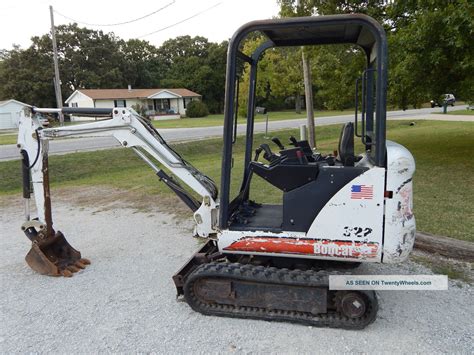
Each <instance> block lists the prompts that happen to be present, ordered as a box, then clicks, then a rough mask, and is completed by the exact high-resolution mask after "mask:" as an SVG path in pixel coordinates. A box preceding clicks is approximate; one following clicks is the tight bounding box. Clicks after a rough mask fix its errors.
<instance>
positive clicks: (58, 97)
mask: <svg viewBox="0 0 474 355" xmlns="http://www.w3.org/2000/svg"><path fill="white" fill-rule="evenodd" d="M49 13H50V16H51V38H52V40H53V61H54V92H55V93H56V105H57V106H58V108H63V96H62V94H61V79H59V65H58V46H57V44H56V29H55V28H54V14H53V7H52V6H51V5H49ZM59 123H60V125H61V126H63V125H64V115H63V113H62V112H60V113H59Z"/></svg>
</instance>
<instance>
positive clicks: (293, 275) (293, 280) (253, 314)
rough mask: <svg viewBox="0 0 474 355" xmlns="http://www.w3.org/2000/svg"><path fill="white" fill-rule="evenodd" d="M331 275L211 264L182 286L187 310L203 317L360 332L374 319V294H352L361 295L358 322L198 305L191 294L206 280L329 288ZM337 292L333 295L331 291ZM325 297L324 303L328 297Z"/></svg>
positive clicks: (336, 316)
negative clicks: (363, 303)
mask: <svg viewBox="0 0 474 355" xmlns="http://www.w3.org/2000/svg"><path fill="white" fill-rule="evenodd" d="M330 274H336V273H335V272H327V271H317V272H316V271H311V270H308V271H301V270H289V269H279V268H275V267H264V266H254V265H249V264H239V263H225V262H224V263H223V262H212V263H208V264H203V265H200V266H199V267H197V268H196V270H195V271H193V273H192V274H191V275H189V277H188V278H187V280H186V282H185V285H184V297H185V300H186V302H187V303H188V304H189V305H190V306H191V308H192V309H193V310H195V311H197V312H200V313H202V314H205V315H213V316H221V317H234V318H251V319H263V320H267V321H281V322H291V323H301V324H306V325H311V326H316V327H330V328H342V329H363V328H365V327H366V326H367V325H369V324H370V323H372V322H373V321H374V320H375V318H376V315H377V310H378V302H377V296H376V294H375V292H374V291H352V292H360V293H362V294H363V295H365V297H366V299H367V301H368V309H367V311H366V313H365V314H364V315H363V316H362V317H360V318H356V319H353V318H348V317H346V316H344V315H343V314H341V313H339V312H337V311H336V310H331V309H328V312H327V313H324V314H318V315H314V314H312V313H307V312H300V311H287V310H274V309H271V310H270V309H266V308H259V307H245V306H233V305H226V304H217V303H214V304H210V303H206V302H202V301H200V300H199V299H198V297H197V295H195V293H194V284H195V282H196V281H198V280H200V279H203V278H206V279H213V278H218V279H232V280H244V281H251V282H257V283H267V284H287V285H302V286H314V287H325V288H326V289H328V288H329V275H330ZM335 292H337V291H335ZM330 295H331V294H329V295H328V302H329V297H330Z"/></svg>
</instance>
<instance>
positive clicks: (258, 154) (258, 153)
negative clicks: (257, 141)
mask: <svg viewBox="0 0 474 355" xmlns="http://www.w3.org/2000/svg"><path fill="white" fill-rule="evenodd" d="M262 150H263V148H262V147H258V148H257V149H255V157H254V158H253V160H254V161H257V160H258V157H259V156H260V153H261V152H262Z"/></svg>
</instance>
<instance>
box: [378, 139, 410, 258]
mask: <svg viewBox="0 0 474 355" xmlns="http://www.w3.org/2000/svg"><path fill="white" fill-rule="evenodd" d="M414 173H415V159H414V158H413V155H412V154H411V153H410V152H409V151H408V150H407V149H406V148H405V147H403V146H402V145H400V144H398V143H395V142H392V141H387V191H393V198H391V199H386V201H385V241H384V249H383V253H384V255H383V262H384V263H396V262H401V261H404V260H405V259H406V258H407V257H408V255H409V254H410V252H411V251H412V249H413V244H414V243H415V234H416V222H415V216H414V215H413V182H412V181H411V179H412V178H413V174H414Z"/></svg>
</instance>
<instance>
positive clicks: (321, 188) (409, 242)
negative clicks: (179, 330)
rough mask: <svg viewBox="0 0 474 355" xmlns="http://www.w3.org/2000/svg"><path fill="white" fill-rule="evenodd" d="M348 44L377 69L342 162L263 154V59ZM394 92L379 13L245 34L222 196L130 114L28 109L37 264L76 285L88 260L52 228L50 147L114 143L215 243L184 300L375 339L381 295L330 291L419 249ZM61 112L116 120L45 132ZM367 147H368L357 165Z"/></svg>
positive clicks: (285, 22)
mask: <svg viewBox="0 0 474 355" xmlns="http://www.w3.org/2000/svg"><path fill="white" fill-rule="evenodd" d="M254 32H259V33H261V34H263V35H264V36H266V41H265V42H263V43H262V44H261V45H260V46H259V47H258V48H257V49H256V50H255V51H254V52H253V53H252V54H250V55H247V54H244V53H243V52H241V50H240V49H241V48H242V41H243V40H245V38H246V37H247V36H248V35H249V34H251V33H254ZM340 43H347V44H353V45H358V46H359V47H360V48H362V51H363V53H365V56H366V68H365V69H364V71H363V72H362V73H361V76H360V78H359V79H358V80H357V82H356V90H355V91H356V95H355V96H356V99H355V103H356V110H355V111H356V112H355V118H354V121H353V122H347V123H345V124H344V125H343V127H342V129H341V135H340V140H339V146H338V148H337V154H334V155H326V156H325V155H322V154H320V153H318V152H317V151H315V150H313V149H311V148H310V145H309V144H308V141H306V140H297V139H296V138H294V137H289V142H290V143H289V145H287V147H285V146H284V145H283V144H282V143H281V141H280V139H273V142H274V143H275V144H276V147H277V150H275V151H274V152H273V151H272V150H271V148H270V146H269V145H268V144H261V145H260V146H258V147H256V148H255V147H254V116H255V107H256V98H255V92H256V79H257V64H258V62H259V59H260V58H261V57H262V56H263V55H264V53H265V51H266V50H268V49H270V48H274V47H288V46H306V45H326V44H340ZM242 63H247V64H248V65H249V67H250V80H249V90H248V92H249V94H248V102H247V104H248V107H247V112H248V113H247V125H246V133H245V135H244V136H241V137H240V136H239V137H238V139H239V140H242V143H243V144H244V146H245V154H244V158H243V160H244V161H243V162H242V164H243V174H242V181H241V185H240V188H238V189H236V191H235V192H233V193H231V192H232V191H231V190H232V189H231V180H232V176H233V174H235V173H236V172H235V166H234V165H236V164H237V163H236V162H234V153H235V152H233V147H234V143H235V142H236V139H237V135H236V127H237V125H236V117H237V115H236V111H237V107H236V105H237V101H238V100H237V99H236V95H237V92H238V90H237V85H236V84H237V81H238V75H237V74H238V73H237V72H238V66H239V65H241V64H242ZM359 87H360V88H361V90H359ZM386 91H387V41H386V37H385V32H384V30H383V28H382V26H381V25H380V24H379V23H377V22H376V21H375V20H373V19H372V18H370V17H368V16H365V15H359V14H351V15H334V16H316V17H302V18H290V19H273V20H262V21H254V22H250V23H247V24H245V25H244V26H242V27H240V28H239V29H238V30H237V32H236V33H235V34H234V36H233V37H232V39H231V40H230V43H229V48H228V54H227V71H226V88H225V117H224V135H223V154H222V156H223V157H222V171H221V184H220V191H219V192H218V189H217V186H216V184H215V183H214V181H213V180H212V179H211V178H209V177H208V176H206V175H205V174H203V173H202V172H200V171H199V170H197V169H196V168H194V167H193V166H192V165H191V163H189V162H187V161H186V160H184V159H183V157H181V156H180V155H179V154H178V153H177V152H176V151H175V150H174V149H173V148H171V147H170V146H169V145H168V144H167V143H166V142H165V140H164V139H163V138H162V137H161V135H160V134H159V132H158V131H157V130H156V129H155V128H154V126H153V125H152V124H151V123H150V122H149V121H148V120H146V119H145V118H143V117H141V116H140V115H139V114H137V112H135V111H134V110H133V109H131V108H117V107H116V108H110V109H104V108H77V107H68V108H62V109H46V108H31V109H25V111H24V112H23V113H22V117H21V119H20V126H19V137H18V147H19V149H20V153H21V156H22V171H23V195H24V198H25V201H26V219H27V220H26V222H25V223H24V224H23V225H22V230H23V231H24V232H25V234H26V236H27V237H28V238H29V239H30V240H31V242H32V248H31V250H30V252H29V253H28V255H27V256H26V261H27V263H28V265H29V266H30V267H31V268H32V269H34V270H35V271H37V272H39V273H40V274H45V275H54V276H60V275H63V276H71V275H72V274H73V273H74V272H77V271H79V270H80V269H83V268H85V267H86V265H87V264H88V263H89V261H88V260H87V259H84V258H82V257H81V253H80V252H79V251H77V250H75V249H74V248H73V247H72V246H71V245H69V243H68V242H67V241H66V239H65V237H64V235H63V234H62V233H61V232H59V231H55V229H54V228H53V221H52V212H51V197H50V189H49V169H48V143H49V141H50V140H52V139H55V138H64V137H104V136H111V137H114V138H115V139H116V140H117V141H118V142H120V144H121V145H122V146H123V147H126V148H131V149H132V150H133V151H135V153H136V154H137V155H138V156H139V157H140V158H141V159H143V161H144V162H145V163H146V164H148V165H149V166H150V167H151V169H153V171H154V172H155V173H156V175H157V176H158V178H159V180H160V181H162V182H163V183H165V184H166V185H167V186H168V187H169V188H170V189H171V190H172V191H174V192H175V193H176V195H177V196H178V197H179V198H180V199H181V200H182V201H183V202H184V203H185V204H186V206H188V207H189V208H190V209H191V210H192V211H193V216H194V222H195V229H194V234H195V236H197V237H200V238H202V239H203V240H204V243H203V244H202V245H201V247H200V248H199V250H198V251H197V252H196V253H195V254H194V255H193V256H192V257H191V259H190V260H189V261H188V262H187V263H186V264H185V265H184V266H183V267H182V268H181V269H180V270H179V271H178V272H177V273H176V274H175V275H174V276H173V280H174V283H175V285H176V289H177V293H178V296H180V297H184V299H185V301H186V302H187V303H188V304H189V305H190V307H192V309H194V310H195V311H198V312H201V313H203V314H206V315H214V316H226V317H243V318H255V319H265V320H272V321H286V322H297V323H303V324H308V325H313V326H324V327H335V328H346V329H361V328H364V327H366V326H367V325H368V324H370V323H371V322H373V321H374V320H375V318H376V314H377V309H378V303H377V296H376V294H375V292H374V291H370V290H366V291H353V290H346V291H344V290H342V291H341V290H340V291H335V290H330V289H329V283H328V279H329V276H330V275H331V274H332V273H334V272H335V271H334V265H339V264H345V265H358V264H360V263H397V262H402V261H403V260H405V259H406V258H407V257H408V255H409V253H410V252H411V250H412V248H413V244H414V239H415V218H414V215H413V212H412V176H413V174H414V171H415V162H414V159H413V156H412V155H411V154H410V152H409V151H408V150H407V149H406V148H404V147H403V146H401V145H399V144H397V143H395V142H392V141H389V140H386ZM358 102H361V105H360V110H359V105H358ZM60 111H62V112H63V113H64V114H71V115H80V116H84V115H91V116H96V117H97V116H103V118H104V119H102V120H99V121H94V122H91V123H85V124H80V125H72V126H64V127H58V128H45V127H42V125H41V122H40V120H39V119H38V117H37V114H38V113H54V112H60ZM359 111H360V112H359ZM355 139H360V141H361V143H362V145H361V146H362V147H363V148H361V150H362V151H361V153H360V154H357V155H356V153H355V149H354V146H355V142H354V141H355ZM270 144H271V143H270ZM254 149H255V150H254ZM261 153H263V155H262V157H260V155H261ZM260 158H263V159H262V160H260ZM170 172H171V173H170ZM254 179H262V181H263V182H264V183H265V184H269V185H271V186H272V187H273V188H274V190H276V191H278V193H279V194H280V195H281V200H280V203H277V204H267V203H264V202H259V201H256V200H252V199H251V198H250V196H251V190H252V181H253V180H254ZM183 185H186V186H187V188H186V187H184V186H183ZM189 189H191V190H192V191H193V194H192V193H190V192H189ZM31 194H34V198H35V204H36V207H37V216H36V217H34V218H32V217H31V216H30V211H29V199H30V195H31ZM196 196H199V197H196Z"/></svg>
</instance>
